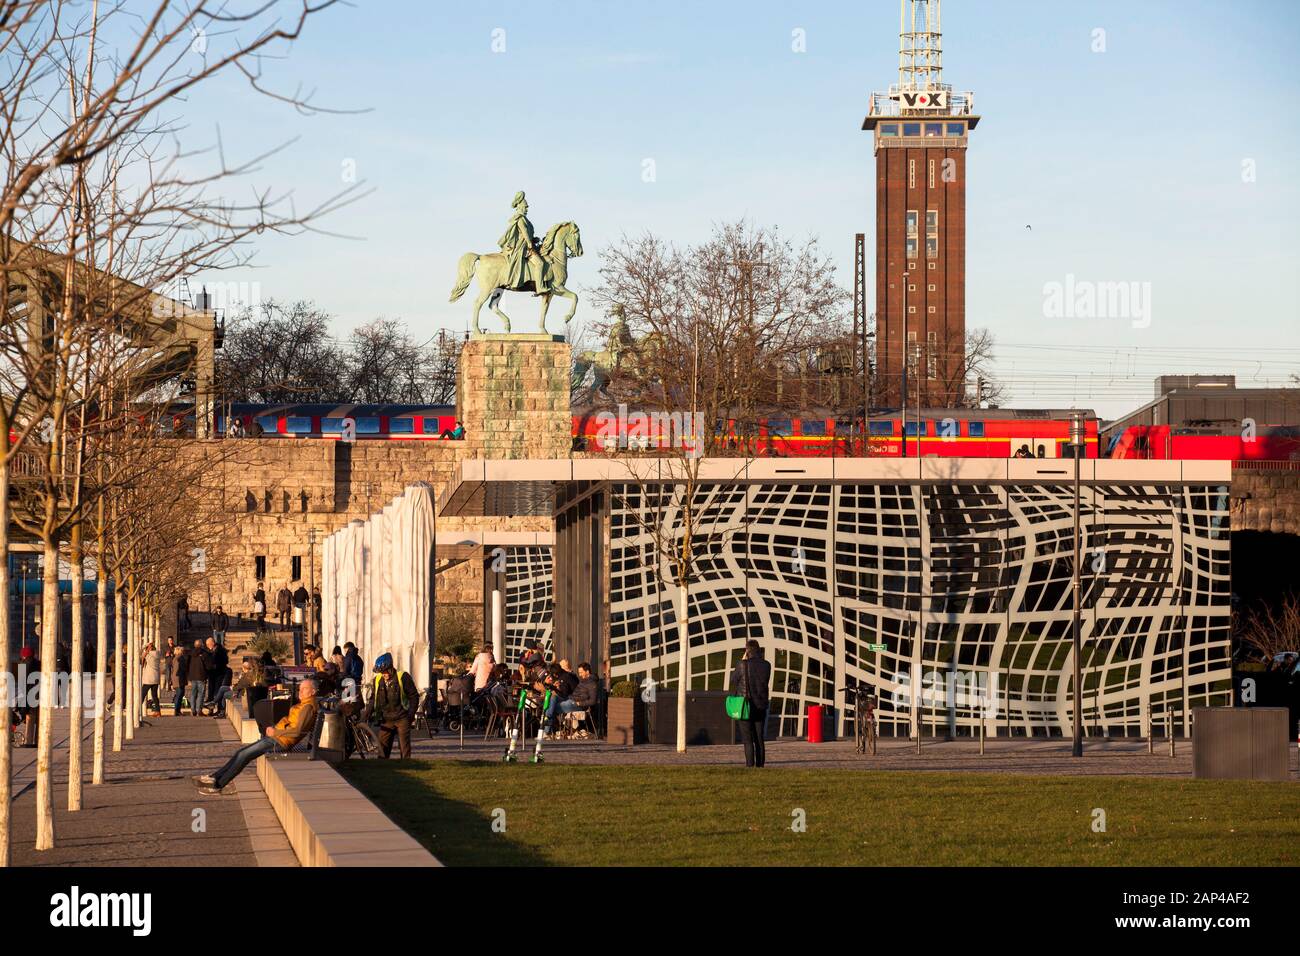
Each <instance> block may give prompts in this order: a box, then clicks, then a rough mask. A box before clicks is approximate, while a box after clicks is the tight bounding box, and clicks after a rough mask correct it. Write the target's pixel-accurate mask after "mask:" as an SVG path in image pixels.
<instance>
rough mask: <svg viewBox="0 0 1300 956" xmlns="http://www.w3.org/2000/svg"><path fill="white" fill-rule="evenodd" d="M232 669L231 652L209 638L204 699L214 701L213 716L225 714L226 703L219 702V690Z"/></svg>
mask: <svg viewBox="0 0 1300 956" xmlns="http://www.w3.org/2000/svg"><path fill="white" fill-rule="evenodd" d="M229 670H230V654H229V653H228V652H227V651H226V649H225V648H224V647H222V646H221V645H220V644H218V643H217V642H216V640H214V639H213V638H211V637H209V638H208V689H207V694H206V695H205V697H204V699H205V700H209V701H212V707H213V711H212V716H213V717H217V716H220V714H224V713H225V711H226V705H225V703H224V702H222V703H218V702H217V692H218V691H219V690H221V685H222V684H224V683H225V682H226V673H227V672H228V671H229Z"/></svg>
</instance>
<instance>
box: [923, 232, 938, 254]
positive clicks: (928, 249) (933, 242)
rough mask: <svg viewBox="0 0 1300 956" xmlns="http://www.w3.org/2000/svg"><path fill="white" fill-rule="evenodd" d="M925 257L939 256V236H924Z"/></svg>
mask: <svg viewBox="0 0 1300 956" xmlns="http://www.w3.org/2000/svg"><path fill="white" fill-rule="evenodd" d="M925 257H926V258H927V259H937V258H939V237H938V236H926V237H925Z"/></svg>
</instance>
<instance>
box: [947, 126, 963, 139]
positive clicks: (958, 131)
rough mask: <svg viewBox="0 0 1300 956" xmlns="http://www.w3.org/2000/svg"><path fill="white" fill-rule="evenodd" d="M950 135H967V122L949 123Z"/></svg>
mask: <svg viewBox="0 0 1300 956" xmlns="http://www.w3.org/2000/svg"><path fill="white" fill-rule="evenodd" d="M948 135H949V136H965V135H966V124H965V123H949V124H948Z"/></svg>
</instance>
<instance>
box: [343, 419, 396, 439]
mask: <svg viewBox="0 0 1300 956" xmlns="http://www.w3.org/2000/svg"><path fill="white" fill-rule="evenodd" d="M353 421H355V422H356V423H357V434H358V435H378V434H379V419H378V418H377V417H375V416H374V415H370V416H368V417H366V418H354V419H353ZM393 421H396V419H393ZM390 424H391V423H390ZM389 430H390V431H391V427H390V429H389Z"/></svg>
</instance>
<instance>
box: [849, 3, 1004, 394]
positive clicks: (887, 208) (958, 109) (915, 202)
mask: <svg viewBox="0 0 1300 956" xmlns="http://www.w3.org/2000/svg"><path fill="white" fill-rule="evenodd" d="M901 7H902V11H901V15H900V24H899V39H900V44H899V66H898V83H896V84H894V85H892V86H890V88H889V91H888V92H887V93H873V94H872V96H871V109H870V112H869V113H868V115H867V118H866V119H865V120H863V121H862V128H863V129H864V130H870V131H871V132H872V133H873V134H874V136H875V154H876V374H875V379H874V392H875V403H876V405H878V406H885V407H891V408H897V407H899V406H904V405H906V406H912V407H913V408H915V407H917V406H921V407H944V406H953V405H956V404H959V403H960V401H961V398H962V396H963V392H964V384H963V383H964V379H965V355H966V144H967V141H968V138H969V136H970V132H971V130H973V129H974V128H975V125H976V124H977V123H978V122H979V117H978V116H976V115H975V114H974V111H973V106H974V99H975V97H974V94H973V93H969V92H965V93H956V92H954V91H953V89H952V87H951V86H950V85H948V84H946V83H944V82H943V41H942V33H941V32H940V28H939V0H901ZM904 275H906V276H907V281H906V288H904V279H903V277H904ZM905 341H906V342H907V343H908V350H907V352H908V355H909V356H910V361H909V362H908V364H907V367H906V369H904V365H903V355H904V350H903V349H904V346H903V344H904V342H905ZM905 379H906V382H907V385H906V393H904V386H903V383H904V380H905Z"/></svg>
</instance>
